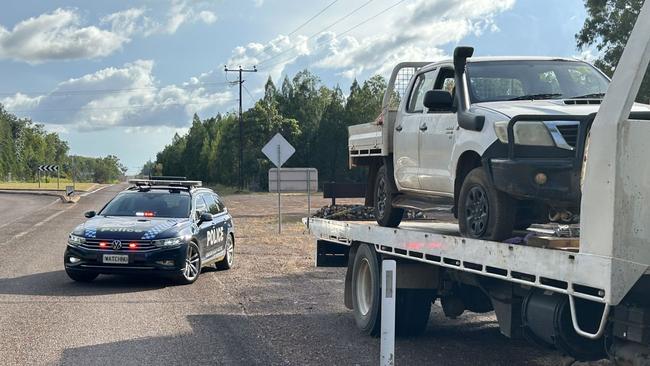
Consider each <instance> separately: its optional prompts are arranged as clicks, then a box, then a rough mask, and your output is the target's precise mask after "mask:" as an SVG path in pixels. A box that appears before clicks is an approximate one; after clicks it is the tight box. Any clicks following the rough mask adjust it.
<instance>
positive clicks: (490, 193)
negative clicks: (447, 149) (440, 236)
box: [458, 167, 517, 241]
mask: <svg viewBox="0 0 650 366" xmlns="http://www.w3.org/2000/svg"><path fill="white" fill-rule="evenodd" d="M516 211H517V210H516V204H515V200H514V199H513V198H512V197H510V196H508V195H507V194H505V193H503V192H500V191H498V190H497V189H496V188H495V187H494V186H493V185H492V182H491V181H490V179H489V178H488V176H487V173H486V172H485V170H484V168H482V167H479V168H475V169H474V170H472V171H471V172H470V173H469V174H468V175H467V177H466V178H465V180H464V181H463V185H462V187H461V189H460V197H459V199H458V226H459V229H460V233H461V235H463V236H465V237H469V238H476V239H484V240H494V241H501V240H504V239H507V238H509V237H511V236H512V230H513V228H514V224H515V213H516Z"/></svg>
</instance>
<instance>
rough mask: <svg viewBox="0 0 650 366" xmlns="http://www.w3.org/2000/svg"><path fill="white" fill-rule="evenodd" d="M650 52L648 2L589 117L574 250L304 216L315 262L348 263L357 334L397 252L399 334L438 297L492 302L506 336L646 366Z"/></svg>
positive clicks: (447, 309) (370, 331) (446, 228)
mask: <svg viewBox="0 0 650 366" xmlns="http://www.w3.org/2000/svg"><path fill="white" fill-rule="evenodd" d="M649 61H650V4H649V3H647V2H646V3H645V4H644V5H643V8H642V10H641V12H640V14H639V17H638V20H637V22H636V25H635V27H634V29H633V32H632V34H631V36H630V38H629V40H628V43H627V45H626V47H625V50H624V52H623V55H622V57H621V60H620V62H619V64H618V67H617V68H616V71H615V73H614V76H613V79H612V82H611V84H610V85H609V88H608V90H607V93H606V95H605V96H604V99H603V100H602V103H601V105H600V108H599V110H598V112H597V113H596V114H595V115H592V116H591V117H589V119H587V120H586V122H585V123H586V125H587V126H590V128H589V129H588V130H586V131H585V133H584V135H583V136H582V139H583V142H582V143H584V154H583V156H582V157H581V159H583V161H584V164H583V167H582V172H581V177H580V179H581V182H582V184H581V196H582V198H581V201H580V213H581V215H580V224H579V227H580V239H579V247H577V248H572V249H552V248H544V247H534V246H528V245H520V244H508V243H504V242H500V241H490V240H483V239H480V238H467V237H462V236H460V235H459V230H458V226H457V225H456V224H454V223H435V222H434V223H431V222H425V223H421V222H404V223H402V224H401V226H400V227H398V228H393V227H385V226H379V225H377V224H376V223H374V222H353V221H335V220H329V219H322V218H307V219H306V221H307V220H308V221H309V230H310V232H311V233H312V235H313V236H314V237H315V239H316V265H317V266H343V267H347V272H346V275H345V292H344V301H345V305H346V307H348V308H349V309H351V310H353V314H354V319H355V322H356V324H357V326H358V328H359V329H360V330H361V332H362V333H364V334H367V335H372V336H377V335H378V333H379V329H380V324H379V323H380V319H381V317H380V308H381V302H380V292H381V277H380V263H381V260H382V259H393V260H396V262H397V283H396V287H397V295H396V314H395V323H396V324H395V327H396V328H395V329H396V333H398V334H417V333H419V332H422V331H423V330H424V329H425V328H426V326H427V323H428V321H429V314H430V309H431V304H432V302H435V301H436V300H438V299H439V300H440V302H441V305H442V309H443V311H444V313H445V315H446V316H448V317H457V316H459V315H460V314H462V313H463V312H465V311H471V312H477V313H487V312H494V314H495V315H496V318H497V321H498V324H499V328H500V330H501V333H502V334H503V335H505V336H506V337H510V338H526V339H528V340H530V341H532V342H534V343H535V344H538V345H545V346H552V347H555V348H556V349H558V350H559V351H561V352H563V353H565V354H568V355H570V356H572V357H574V358H576V359H578V360H597V359H602V358H608V357H609V358H610V359H611V360H613V361H614V362H615V363H616V364H620V365H650V296H649V295H650V226H649V225H648V223H650V206H649V205H648V201H649V199H650V165H649V164H648V162H647V159H648V158H647V157H648V156H650V144H648V141H650V114H649V113H633V114H630V112H631V110H632V105H633V103H634V100H635V98H636V95H637V93H638V90H639V87H640V84H641V81H642V80H643V77H644V75H645V73H646V69H647V66H648V62H649ZM395 78H396V76H395V75H393V76H392V77H391V81H390V84H393V83H394V82H395V81H396V80H395ZM398 79H399V77H398ZM398 81H399V80H398ZM534 117H535V116H526V118H534ZM509 130H510V131H509V134H510V135H512V131H511V130H512V126H510V127H509ZM590 147H591V148H590Z"/></svg>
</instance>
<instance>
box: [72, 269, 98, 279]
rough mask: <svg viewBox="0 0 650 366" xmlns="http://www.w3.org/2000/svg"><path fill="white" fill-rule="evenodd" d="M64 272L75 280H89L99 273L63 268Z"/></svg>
mask: <svg viewBox="0 0 650 366" xmlns="http://www.w3.org/2000/svg"><path fill="white" fill-rule="evenodd" d="M65 273H66V274H67V275H68V277H70V278H71V279H73V280H75V281H77V282H91V281H92V280H94V279H95V278H97V276H99V273H93V272H83V271H75V270H68V269H67V268H66V269H65Z"/></svg>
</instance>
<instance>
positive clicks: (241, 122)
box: [223, 65, 257, 191]
mask: <svg viewBox="0 0 650 366" xmlns="http://www.w3.org/2000/svg"><path fill="white" fill-rule="evenodd" d="M223 68H224V71H225V72H237V73H239V81H237V83H238V84H239V191H243V190H244V173H243V166H244V118H243V116H242V96H241V89H242V85H243V84H244V80H243V79H242V73H245V72H257V66H253V68H252V69H242V67H241V66H239V68H237V69H229V68H228V66H227V65H226V66H224V67H223Z"/></svg>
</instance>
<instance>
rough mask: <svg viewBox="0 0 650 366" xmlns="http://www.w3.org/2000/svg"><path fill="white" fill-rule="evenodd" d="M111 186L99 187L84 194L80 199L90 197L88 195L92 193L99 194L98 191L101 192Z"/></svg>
mask: <svg viewBox="0 0 650 366" xmlns="http://www.w3.org/2000/svg"><path fill="white" fill-rule="evenodd" d="M112 186H113V185H112V184H109V185H107V186H103V187H99V188H97V189H95V190H94V191H91V192H86V193H84V194H81V195H80V196H81V197H86V196H88V195H90V194H93V193H95V192H99V191H101V190H102V189H104V188H108V187H112Z"/></svg>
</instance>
